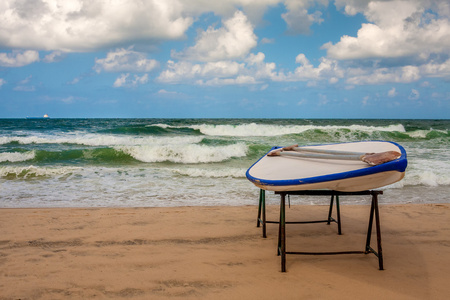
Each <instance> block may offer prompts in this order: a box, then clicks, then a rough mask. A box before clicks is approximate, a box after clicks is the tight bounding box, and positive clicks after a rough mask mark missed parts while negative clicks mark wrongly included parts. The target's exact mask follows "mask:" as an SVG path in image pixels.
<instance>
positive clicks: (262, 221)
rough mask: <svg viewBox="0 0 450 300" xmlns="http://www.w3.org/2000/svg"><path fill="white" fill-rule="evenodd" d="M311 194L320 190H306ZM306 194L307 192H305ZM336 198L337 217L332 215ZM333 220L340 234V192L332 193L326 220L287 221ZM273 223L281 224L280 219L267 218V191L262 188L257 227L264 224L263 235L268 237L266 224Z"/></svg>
mask: <svg viewBox="0 0 450 300" xmlns="http://www.w3.org/2000/svg"><path fill="white" fill-rule="evenodd" d="M305 192H307V193H308V195H309V194H311V193H314V192H320V191H305ZM276 194H278V193H276ZM289 195H294V194H292V192H289ZM304 195H306V194H304ZM335 198H336V219H335V218H333V217H332V213H333V205H334V199H335ZM331 222H334V223H337V224H338V234H339V235H341V234H342V230H341V212H340V207H339V195H338V194H331V200H330V208H329V210H328V218H327V219H326V220H318V221H296V222H285V223H286V224H309V223H327V225H330V223H331ZM267 223H272V224H279V223H280V222H279V221H268V220H266V191H265V190H262V189H261V190H260V192H259V206H258V217H257V219H256V227H260V225H262V235H263V238H266V237H267V234H266V231H267V230H266V228H267V227H266V224H267Z"/></svg>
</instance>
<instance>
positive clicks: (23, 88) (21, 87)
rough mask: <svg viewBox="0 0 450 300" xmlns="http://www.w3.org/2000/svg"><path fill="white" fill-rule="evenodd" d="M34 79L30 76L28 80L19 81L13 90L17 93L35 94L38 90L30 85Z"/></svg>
mask: <svg viewBox="0 0 450 300" xmlns="http://www.w3.org/2000/svg"><path fill="white" fill-rule="evenodd" d="M32 78H33V76H32V75H30V76H28V77H27V78H25V79H23V80H21V81H19V83H18V84H17V85H16V86H15V87H14V88H13V90H14V91H17V92H34V91H35V90H36V88H35V86H34V85H31V84H30V81H31V79H32Z"/></svg>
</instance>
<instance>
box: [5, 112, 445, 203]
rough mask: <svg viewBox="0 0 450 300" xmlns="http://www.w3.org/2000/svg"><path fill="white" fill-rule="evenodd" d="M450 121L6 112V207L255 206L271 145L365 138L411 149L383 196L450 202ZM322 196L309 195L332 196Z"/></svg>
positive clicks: (313, 200) (307, 200)
mask: <svg viewBox="0 0 450 300" xmlns="http://www.w3.org/2000/svg"><path fill="white" fill-rule="evenodd" d="M449 128H450V120H372V119H370V120H353V119H350V120H347V119H336V120H334V119H326V120H319V119H311V120H307V119H53V118H52V119H0V207H1V208H19V207H174V206H227V205H232V206H236V205H255V204H257V203H258V195H259V190H258V188H256V187H255V186H254V185H253V184H252V183H250V182H249V181H248V180H247V179H246V177H245V172H246V170H247V169H248V168H249V167H250V166H251V165H252V164H253V163H254V162H255V161H256V160H258V159H259V158H260V157H261V156H263V155H264V154H265V153H266V152H267V151H269V150H270V149H271V148H272V147H273V146H287V145H292V144H300V145H311V144H323V143H335V142H351V141H362V140H388V141H394V142H397V143H399V144H400V145H402V146H403V147H404V148H405V149H406V151H407V156H408V167H407V169H406V176H405V178H404V179H403V180H402V181H400V182H398V183H395V184H392V185H390V186H386V187H383V188H382V190H384V195H383V196H381V197H380V203H382V204H383V203H399V204H400V203H402V204H404V203H449V202H450V133H449ZM267 194H268V195H267V201H268V202H269V204H271V203H273V204H276V203H278V197H277V196H275V195H273V193H271V192H269V193H267ZM317 198H320V197H311V198H302V200H301V201H302V202H301V203H305V204H325V203H327V201H329V200H328V199H317ZM368 201H369V200H368V199H365V198H364V197H362V198H358V197H351V198H349V199H348V200H342V203H343V204H367V203H368Z"/></svg>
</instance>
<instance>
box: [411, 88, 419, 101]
mask: <svg viewBox="0 0 450 300" xmlns="http://www.w3.org/2000/svg"><path fill="white" fill-rule="evenodd" d="M419 98H420V93H419V91H418V90H416V89H411V94H410V95H409V96H408V99H409V100H417V99H419Z"/></svg>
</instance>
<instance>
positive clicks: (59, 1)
mask: <svg viewBox="0 0 450 300" xmlns="http://www.w3.org/2000/svg"><path fill="white" fill-rule="evenodd" d="M183 6H184V5H183V4H182V2H181V1H178V0H165V1H158V0H153V1H127V0H119V1H118V0H104V1H82V0H73V1H66V0H36V1H31V0H29V1H15V0H3V1H2V4H0V45H3V46H5V47H10V48H25V49H36V50H60V51H91V50H96V49H101V48H104V47H109V46H112V45H117V44H125V43H129V42H130V41H134V40H147V41H155V40H164V39H166V40H171V39H180V38H182V37H183V36H184V33H185V32H186V30H187V29H188V28H189V26H190V25H191V24H192V22H193V18H192V16H185V14H184V12H183V9H184V7H183Z"/></svg>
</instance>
